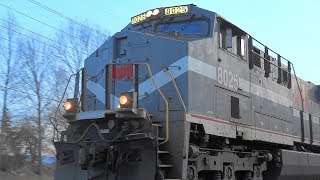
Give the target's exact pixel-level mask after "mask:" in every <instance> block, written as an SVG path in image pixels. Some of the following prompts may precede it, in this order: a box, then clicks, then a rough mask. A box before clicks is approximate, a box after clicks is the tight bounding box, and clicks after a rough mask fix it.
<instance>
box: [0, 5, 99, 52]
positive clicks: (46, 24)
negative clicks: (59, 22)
mask: <svg viewBox="0 0 320 180" xmlns="http://www.w3.org/2000/svg"><path fill="white" fill-rule="evenodd" d="M0 5H1V6H4V7H6V8H8V9H10V10H11V11H15V12H17V13H19V14H21V15H23V16H25V17H27V18H29V19H32V20H34V21H37V22H39V23H41V24H43V25H45V26H48V27H51V28H52V29H55V30H57V31H60V32H62V33H64V34H67V35H69V36H70V37H73V38H75V39H78V40H80V41H82V42H84V43H88V44H91V45H93V46H95V47H96V48H98V47H99V45H97V44H92V43H90V42H86V41H84V40H83V39H81V38H79V37H76V36H73V35H71V34H70V33H67V32H65V31H63V30H61V29H59V28H57V27H54V26H52V25H50V24H48V23H45V22H43V21H40V20H38V19H36V18H33V17H31V16H29V15H27V14H25V13H22V12H20V11H18V10H16V9H13V8H11V7H9V6H6V5H4V4H0Z"/></svg>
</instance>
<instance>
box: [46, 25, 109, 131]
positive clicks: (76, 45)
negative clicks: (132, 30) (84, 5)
mask: <svg viewBox="0 0 320 180" xmlns="http://www.w3.org/2000/svg"><path fill="white" fill-rule="evenodd" d="M82 24H85V25H86V26H89V27H94V29H96V30H97V31H99V32H101V28H100V27H99V26H98V25H89V24H88V23H87V22H83V23H82ZM61 29H63V30H64V32H67V34H66V33H62V32H58V33H57V34H56V41H57V42H59V44H54V45H53V46H52V47H54V48H50V52H51V53H52V54H51V55H52V56H53V57H54V58H55V59H56V61H55V62H56V63H57V64H56V66H55V67H60V66H62V67H64V68H63V69H59V68H56V69H55V77H56V80H59V81H56V82H58V83H57V86H55V87H56V89H55V91H54V92H56V94H55V97H56V98H57V99H61V97H62V94H63V92H64V88H65V86H66V83H67V80H68V76H70V75H71V74H74V73H76V72H77V71H79V70H80V69H81V68H82V67H83V65H84V60H85V59H86V58H87V57H88V56H89V55H90V54H91V53H92V52H94V51H95V50H96V49H97V48H98V46H100V45H101V44H102V43H103V42H104V41H105V40H106V39H107V37H108V34H109V33H104V34H106V35H101V33H99V34H98V33H95V32H94V31H92V30H90V29H88V28H87V27H85V26H79V25H78V24H75V23H73V22H68V24H66V25H62V26H61ZM75 37H77V38H75ZM74 83H75V82H74V79H71V82H70V85H69V87H68V91H67V92H66V93H67V94H70V93H72V92H73V86H74ZM56 105H58V104H56ZM56 107H57V106H56ZM58 108H60V107H58ZM55 120H56V121H57V122H58V123H57V124H56V125H57V126H58V125H59V124H60V125H62V126H59V127H61V128H60V129H64V128H63V127H65V124H66V121H65V120H64V118H63V117H62V111H61V110H60V109H58V116H56V119H55Z"/></svg>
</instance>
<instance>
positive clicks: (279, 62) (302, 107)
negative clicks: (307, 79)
mask: <svg viewBox="0 0 320 180" xmlns="http://www.w3.org/2000/svg"><path fill="white" fill-rule="evenodd" d="M253 40H254V41H253ZM253 42H257V43H258V44H260V45H262V46H263V47H264V51H262V50H261V49H259V48H257V49H259V50H260V51H262V52H264V57H262V56H261V55H260V54H258V53H256V52H254V51H253ZM269 51H271V52H273V53H274V54H275V55H277V61H278V64H277V65H276V64H273V63H271V62H270V60H269V59H267V58H268V57H270V56H269V53H268V52H269ZM251 54H254V55H257V56H259V57H260V58H262V59H263V60H264V61H265V62H268V63H270V64H272V65H274V66H276V67H277V68H278V83H281V82H282V79H281V78H282V77H281V74H282V73H281V71H285V72H287V73H288V75H289V77H288V80H289V81H288V88H291V66H292V70H293V74H294V77H295V78H294V79H295V81H296V84H297V87H298V90H299V95H300V98H301V111H303V112H304V105H303V102H304V100H303V96H302V91H301V88H300V85H299V81H298V78H297V75H296V71H295V69H294V65H293V64H292V63H291V61H290V60H288V59H286V58H284V57H283V56H281V55H280V54H278V53H277V52H275V51H274V50H272V49H270V48H269V47H267V46H266V45H264V44H263V43H261V42H260V41H258V40H257V39H255V38H253V37H252V36H251V35H250V36H249V68H250V69H253V62H252V61H253V57H252V55H251ZM281 59H284V60H285V61H286V62H287V63H288V67H287V69H284V68H282V67H281V65H282V63H281ZM266 77H267V76H266Z"/></svg>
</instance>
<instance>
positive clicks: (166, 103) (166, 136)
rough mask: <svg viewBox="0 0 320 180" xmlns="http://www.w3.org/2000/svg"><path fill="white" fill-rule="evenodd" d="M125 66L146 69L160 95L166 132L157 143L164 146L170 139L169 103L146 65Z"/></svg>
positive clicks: (141, 63)
mask: <svg viewBox="0 0 320 180" xmlns="http://www.w3.org/2000/svg"><path fill="white" fill-rule="evenodd" d="M126 64H132V65H142V66H145V67H146V68H147V71H148V74H149V76H150V79H151V81H152V83H153V84H154V86H155V87H156V89H157V91H158V93H159V94H160V96H161V98H162V100H163V102H164V104H165V113H166V114H165V118H166V120H165V121H166V132H165V140H164V141H162V142H161V143H159V145H161V144H164V143H166V142H168V141H169V137H170V133H169V103H168V101H167V99H166V97H165V95H164V94H163V92H162V91H161V89H160V87H159V86H158V84H157V83H156V81H155V80H154V78H153V73H152V70H151V67H150V65H149V64H148V63H143V62H132V63H126ZM108 65H120V64H117V63H110V64H108Z"/></svg>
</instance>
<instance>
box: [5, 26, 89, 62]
mask: <svg viewBox="0 0 320 180" xmlns="http://www.w3.org/2000/svg"><path fill="white" fill-rule="evenodd" d="M0 27H2V28H6V29H9V28H8V27H6V26H2V25H0ZM9 30H10V31H13V32H15V33H17V34H20V35H22V36H25V37H27V38H30V39H32V40H35V41H38V42H40V43H43V44H46V45H48V46H50V47H52V48H58V47H55V46H53V45H50V44H47V43H46V42H43V41H40V40H38V39H35V38H32V37H30V36H28V35H25V34H23V33H20V32H18V31H15V30H13V29H9ZM0 38H1V39H5V40H7V41H9V40H8V39H6V38H2V37H0ZM12 42H13V43H15V44H17V45H19V43H17V42H14V41H12ZM68 54H69V53H66V56H67V57H70V58H74V57H73V56H71V55H70V54H69V55H68ZM87 55H88V54H87Z"/></svg>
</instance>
